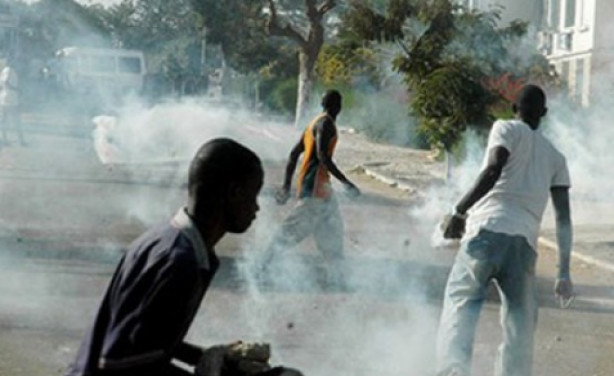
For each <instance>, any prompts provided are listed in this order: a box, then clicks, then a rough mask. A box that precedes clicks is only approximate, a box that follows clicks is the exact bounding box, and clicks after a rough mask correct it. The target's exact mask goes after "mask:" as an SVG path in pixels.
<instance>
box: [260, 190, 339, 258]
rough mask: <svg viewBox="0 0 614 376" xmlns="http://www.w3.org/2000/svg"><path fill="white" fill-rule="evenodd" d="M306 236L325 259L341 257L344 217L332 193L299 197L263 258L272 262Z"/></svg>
mask: <svg viewBox="0 0 614 376" xmlns="http://www.w3.org/2000/svg"><path fill="white" fill-rule="evenodd" d="M308 236H313V237H314V240H315V243H316V247H317V249H318V251H320V253H321V254H322V255H323V256H324V258H325V259H326V260H329V261H333V262H335V261H339V260H340V259H341V258H343V219H342V218H341V212H340V211H339V204H338V203H337V199H336V198H335V197H334V196H331V197H330V198H327V199H320V198H303V199H301V200H299V201H298V203H297V204H296V205H295V206H294V208H293V209H292V212H291V213H290V214H289V215H288V217H286V219H285V220H284V222H283V223H282V225H281V227H280V228H279V230H278V231H277V232H276V233H275V235H274V236H273V239H272V241H271V244H270V246H269V248H268V250H267V251H266V257H265V260H266V261H267V262H270V261H272V260H273V259H274V258H275V257H277V256H278V255H280V253H282V252H284V251H285V250H286V249H288V248H291V247H294V246H295V245H297V244H298V243H300V242H301V241H303V240H304V239H305V238H306V237H308Z"/></svg>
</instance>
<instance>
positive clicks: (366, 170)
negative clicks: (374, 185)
mask: <svg viewBox="0 0 614 376" xmlns="http://www.w3.org/2000/svg"><path fill="white" fill-rule="evenodd" d="M359 168H360V169H362V170H363V171H364V173H365V174H366V175H367V176H370V177H372V178H373V179H376V180H379V181H381V182H382V183H384V184H387V185H388V186H390V187H393V188H398V189H401V190H403V191H405V192H413V191H414V190H415V189H414V188H413V187H412V186H410V185H409V184H404V183H401V182H399V181H397V180H395V179H394V178H390V177H388V176H386V175H383V174H381V173H379V172H376V171H374V170H371V169H369V168H367V167H365V166H364V165H360V166H359Z"/></svg>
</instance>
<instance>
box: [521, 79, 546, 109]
mask: <svg viewBox="0 0 614 376" xmlns="http://www.w3.org/2000/svg"><path fill="white" fill-rule="evenodd" d="M515 103H516V106H517V107H518V109H533V108H539V109H541V108H544V107H545V106H546V93H544V91H543V90H542V89H541V88H540V87H539V86H537V85H525V86H523V88H522V89H520V92H519V93H518V95H517V96H516V101H515Z"/></svg>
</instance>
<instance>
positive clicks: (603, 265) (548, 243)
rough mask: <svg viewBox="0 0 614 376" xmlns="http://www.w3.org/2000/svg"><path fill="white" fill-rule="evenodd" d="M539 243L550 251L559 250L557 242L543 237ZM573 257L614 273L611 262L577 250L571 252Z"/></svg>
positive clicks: (613, 265) (613, 266)
mask: <svg viewBox="0 0 614 376" xmlns="http://www.w3.org/2000/svg"><path fill="white" fill-rule="evenodd" d="M538 242H539V244H540V245H542V246H544V247H547V248H550V249H552V250H554V251H556V249H557V245H556V242H554V241H552V240H550V239H547V238H544V237H542V236H540V237H539V239H538ZM571 257H573V258H575V259H578V260H580V261H582V262H585V263H587V264H590V265H594V266H596V267H598V268H601V269H605V270H608V271H611V272H614V264H612V263H610V262H607V261H603V260H599V259H598V258H595V257H592V256H589V255H585V254H583V253H581V252H579V251H577V250H575V249H573V250H572V251H571Z"/></svg>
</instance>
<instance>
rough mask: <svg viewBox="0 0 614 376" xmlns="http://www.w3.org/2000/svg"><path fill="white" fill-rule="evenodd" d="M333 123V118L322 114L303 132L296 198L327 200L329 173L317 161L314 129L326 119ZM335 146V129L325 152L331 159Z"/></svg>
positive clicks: (328, 194)
mask: <svg viewBox="0 0 614 376" xmlns="http://www.w3.org/2000/svg"><path fill="white" fill-rule="evenodd" d="M327 117H328V119H329V120H330V121H332V122H333V124H334V120H333V118H331V117H330V115H328V114H326V113H322V114H320V115H318V116H316V117H315V119H313V120H312V121H311V123H309V125H308V126H307V129H305V132H303V146H304V148H305V151H304V155H303V163H302V165H301V170H300V174H299V178H298V184H297V186H298V190H297V191H298V197H299V198H305V197H315V198H328V197H330V196H331V194H332V192H333V190H332V185H331V182H330V173H329V172H328V169H327V168H326V166H325V165H324V164H323V163H322V162H321V161H320V160H319V159H318V151H317V144H316V138H315V132H314V130H315V127H316V126H317V124H318V123H319V122H321V121H325V120H326V118H327ZM336 145H337V127H335V134H334V136H333V137H332V138H331V140H330V143H329V144H328V150H327V151H326V152H327V154H328V156H329V157H330V158H332V157H333V153H334V151H335V146H336Z"/></svg>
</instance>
